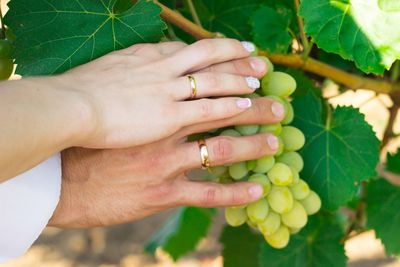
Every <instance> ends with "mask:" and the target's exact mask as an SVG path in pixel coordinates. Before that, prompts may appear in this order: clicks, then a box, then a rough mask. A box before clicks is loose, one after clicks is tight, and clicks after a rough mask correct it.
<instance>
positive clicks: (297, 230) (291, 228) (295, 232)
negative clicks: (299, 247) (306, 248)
mask: <svg viewBox="0 0 400 267" xmlns="http://www.w3.org/2000/svg"><path fill="white" fill-rule="evenodd" d="M289 231H290V234H291V235H295V234H298V233H299V232H300V231H301V228H293V227H290V228H289Z"/></svg>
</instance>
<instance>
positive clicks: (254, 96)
mask: <svg viewBox="0 0 400 267" xmlns="http://www.w3.org/2000/svg"><path fill="white" fill-rule="evenodd" d="M245 97H248V98H256V97H260V95H259V94H257V93H251V94H247V95H245Z"/></svg>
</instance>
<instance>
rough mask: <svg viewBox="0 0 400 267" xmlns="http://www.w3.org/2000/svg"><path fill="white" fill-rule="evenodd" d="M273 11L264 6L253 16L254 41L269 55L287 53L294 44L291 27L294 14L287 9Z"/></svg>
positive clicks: (251, 20)
mask: <svg viewBox="0 0 400 267" xmlns="http://www.w3.org/2000/svg"><path fill="white" fill-rule="evenodd" d="M279 10H280V12H278V10H277V9H273V8H271V7H268V6H263V7H261V8H260V9H257V11H255V12H254V14H253V15H252V16H251V19H250V24H251V25H252V27H253V30H252V33H253V41H254V43H255V44H256V45H257V46H258V47H260V48H262V49H266V50H267V51H268V52H269V53H272V54H273V53H286V52H287V51H288V49H289V46H290V44H291V43H292V37H291V36H290V35H289V25H290V21H291V17H292V12H291V11H290V10H288V9H285V8H280V9H279Z"/></svg>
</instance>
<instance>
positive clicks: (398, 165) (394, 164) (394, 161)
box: [386, 149, 400, 174]
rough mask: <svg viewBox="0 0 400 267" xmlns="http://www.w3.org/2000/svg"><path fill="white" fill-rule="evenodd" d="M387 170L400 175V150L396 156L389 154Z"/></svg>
mask: <svg viewBox="0 0 400 267" xmlns="http://www.w3.org/2000/svg"><path fill="white" fill-rule="evenodd" d="M386 169H387V170H388V171H390V172H394V173H397V174H400V149H398V150H397V153H395V154H394V155H392V154H390V153H387V156H386Z"/></svg>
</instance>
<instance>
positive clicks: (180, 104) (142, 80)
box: [0, 38, 266, 182]
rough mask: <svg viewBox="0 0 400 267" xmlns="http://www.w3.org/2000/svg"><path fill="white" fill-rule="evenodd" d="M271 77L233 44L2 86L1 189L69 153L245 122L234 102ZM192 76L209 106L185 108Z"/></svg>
mask: <svg viewBox="0 0 400 267" xmlns="http://www.w3.org/2000/svg"><path fill="white" fill-rule="evenodd" d="M247 47H248V45H247ZM265 72H266V65H265V63H264V62H262V61H261V60H260V59H256V58H252V57H250V53H249V51H248V50H246V49H245V48H244V45H242V43H240V42H239V41H236V40H232V39H227V38H225V39H212V40H211V39H210V40H202V41H199V42H196V43H194V44H192V45H185V44H183V43H180V42H167V43H160V44H139V45H134V46H132V47H129V48H127V49H124V50H120V51H116V52H113V53H110V54H108V55H106V56H104V57H101V58H99V59H97V60H94V61H92V62H90V63H87V64H84V65H82V66H80V67H77V68H75V69H72V70H71V71H69V72H66V73H65V74H62V75H59V76H53V77H40V78H27V79H23V80H20V81H11V82H4V83H1V84H0V125H1V127H2V130H1V131H0V150H1V153H0V182H2V181H5V180H7V179H10V178H11V177H14V176H16V175H18V174H20V173H22V172H24V171H26V170H28V169H30V168H32V167H34V166H35V165H37V164H39V163H40V162H42V161H44V160H45V159H46V158H48V157H49V156H51V155H53V154H55V153H57V152H59V151H61V150H64V149H66V148H69V147H76V146H79V147H87V148H125V147H131V146H137V145H143V144H146V143H151V142H155V141H157V140H160V139H162V138H166V137H168V136H171V135H172V134H174V133H176V132H177V131H179V130H180V129H182V128H185V127H186V126H188V125H193V124H201V123H205V122H212V121H216V120H221V119H224V118H229V117H233V116H235V115H238V114H240V113H242V112H244V111H245V110H246V109H247V108H248V106H246V105H241V106H240V107H239V106H238V102H237V101H239V100H241V99H242V98H240V97H226V96H228V95H241V94H245V93H250V92H252V91H253V90H254V89H255V88H251V87H250V85H249V83H248V82H247V80H246V77H256V78H259V77H262V76H263V75H264V74H265ZM188 73H191V74H192V75H193V76H194V77H195V78H196V82H197V87H198V94H197V96H198V98H202V99H197V100H192V101H185V100H187V98H188V97H189V96H190V86H189V81H188V79H187V77H186V74H188ZM253 82H254V80H253ZM253 84H254V83H253ZM253 86H254V85H253ZM209 96H219V97H220V98H218V99H210V98H205V97H209ZM241 103H242V104H243V103H245V104H248V103H249V102H248V100H246V101H245V102H243V101H242V102H241Z"/></svg>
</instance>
